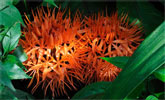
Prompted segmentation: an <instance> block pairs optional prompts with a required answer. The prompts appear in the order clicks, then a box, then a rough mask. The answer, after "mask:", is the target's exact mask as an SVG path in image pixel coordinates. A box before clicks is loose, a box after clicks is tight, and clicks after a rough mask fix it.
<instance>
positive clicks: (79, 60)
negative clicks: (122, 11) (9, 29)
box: [19, 8, 143, 96]
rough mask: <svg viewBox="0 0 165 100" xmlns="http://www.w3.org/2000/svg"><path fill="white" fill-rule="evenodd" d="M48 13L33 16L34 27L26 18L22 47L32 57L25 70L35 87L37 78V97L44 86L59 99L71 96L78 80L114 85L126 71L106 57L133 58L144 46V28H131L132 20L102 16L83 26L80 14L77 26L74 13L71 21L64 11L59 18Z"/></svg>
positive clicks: (52, 13) (132, 26)
mask: <svg viewBox="0 0 165 100" xmlns="http://www.w3.org/2000/svg"><path fill="white" fill-rule="evenodd" d="M47 11H48V13H46V12H45V11H44V10H43V8H41V9H40V10H38V9H37V14H36V15H35V14H34V13H33V11H32V14H33V17H34V21H33V22H31V21H29V19H28V18H26V19H27V20H26V21H25V22H26V25H27V27H26V28H24V30H23V35H24V38H22V39H20V42H19V43H20V44H21V45H22V46H23V48H24V50H25V52H26V53H27V55H28V60H27V61H26V62H24V65H25V66H26V68H27V69H28V71H27V73H29V75H30V76H32V79H31V81H30V83H29V86H30V85H31V84H32V82H33V80H34V79H35V78H36V85H35V86H34V88H33V90H32V92H34V91H35V90H36V89H37V87H38V86H39V85H40V84H41V83H42V86H43V88H44V89H45V94H46V91H47V89H48V87H50V89H51V90H52V95H53V96H55V94H56V95H57V94H61V93H62V94H63V93H65V94H67V93H66V91H65V87H68V88H70V89H72V88H73V89H76V86H75V83H74V81H73V80H75V79H77V80H79V81H81V82H84V83H86V84H88V83H91V82H95V81H113V80H114V79H115V78H116V76H117V75H118V74H119V73H120V71H121V69H120V68H118V67H116V66H114V65H112V64H111V63H108V62H106V61H104V60H102V59H100V57H115V56H131V55H132V54H133V52H134V51H135V50H136V48H137V47H138V45H139V44H140V42H141V41H142V40H143V39H141V35H142V34H141V28H140V27H139V26H138V25H135V22H133V23H131V24H129V20H128V17H127V16H128V15H122V16H121V17H118V14H117V13H114V14H113V15H112V16H110V17H109V16H108V15H106V17H104V16H103V14H102V15H101V14H100V13H99V14H98V16H90V17H89V18H87V17H86V18H85V19H84V20H83V21H81V20H80V17H81V16H80V14H79V13H78V12H77V13H76V15H75V17H74V18H73V20H71V18H70V12H69V16H67V15H65V14H66V13H65V11H61V10H60V9H59V10H58V12H57V13H56V14H55V9H53V11H52V12H51V11H50V9H47ZM64 15H65V16H64ZM94 17H95V18H94ZM96 17H97V18H96Z"/></svg>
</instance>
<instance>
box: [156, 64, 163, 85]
mask: <svg viewBox="0 0 165 100" xmlns="http://www.w3.org/2000/svg"><path fill="white" fill-rule="evenodd" d="M154 75H155V77H156V78H158V79H159V80H161V81H162V82H165V67H164V66H162V67H161V68H159V69H158V70H156V71H155V72H154Z"/></svg>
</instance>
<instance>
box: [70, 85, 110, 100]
mask: <svg viewBox="0 0 165 100" xmlns="http://www.w3.org/2000/svg"><path fill="white" fill-rule="evenodd" d="M110 84H111V83H110V82H97V83H93V84H90V85H88V86H86V87H84V88H83V89H81V90H80V91H79V92H78V93H76V94H75V95H74V96H73V97H72V99H93V98H95V99H96V97H97V99H99V98H100V97H101V96H102V94H103V93H104V92H105V89H106V88H107V86H109V85H110Z"/></svg>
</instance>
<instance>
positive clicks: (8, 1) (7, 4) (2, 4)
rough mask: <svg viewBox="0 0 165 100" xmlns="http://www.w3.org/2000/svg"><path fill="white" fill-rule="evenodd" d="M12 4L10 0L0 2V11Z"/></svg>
mask: <svg viewBox="0 0 165 100" xmlns="http://www.w3.org/2000/svg"><path fill="white" fill-rule="evenodd" d="M11 4H12V1H11V0H0V10H1V9H3V8H5V7H6V6H9V5H11Z"/></svg>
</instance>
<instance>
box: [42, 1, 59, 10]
mask: <svg viewBox="0 0 165 100" xmlns="http://www.w3.org/2000/svg"><path fill="white" fill-rule="evenodd" d="M42 4H43V5H44V6H47V4H50V5H51V6H53V7H57V8H58V6H57V5H56V4H55V3H54V0H43V3H42Z"/></svg>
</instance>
